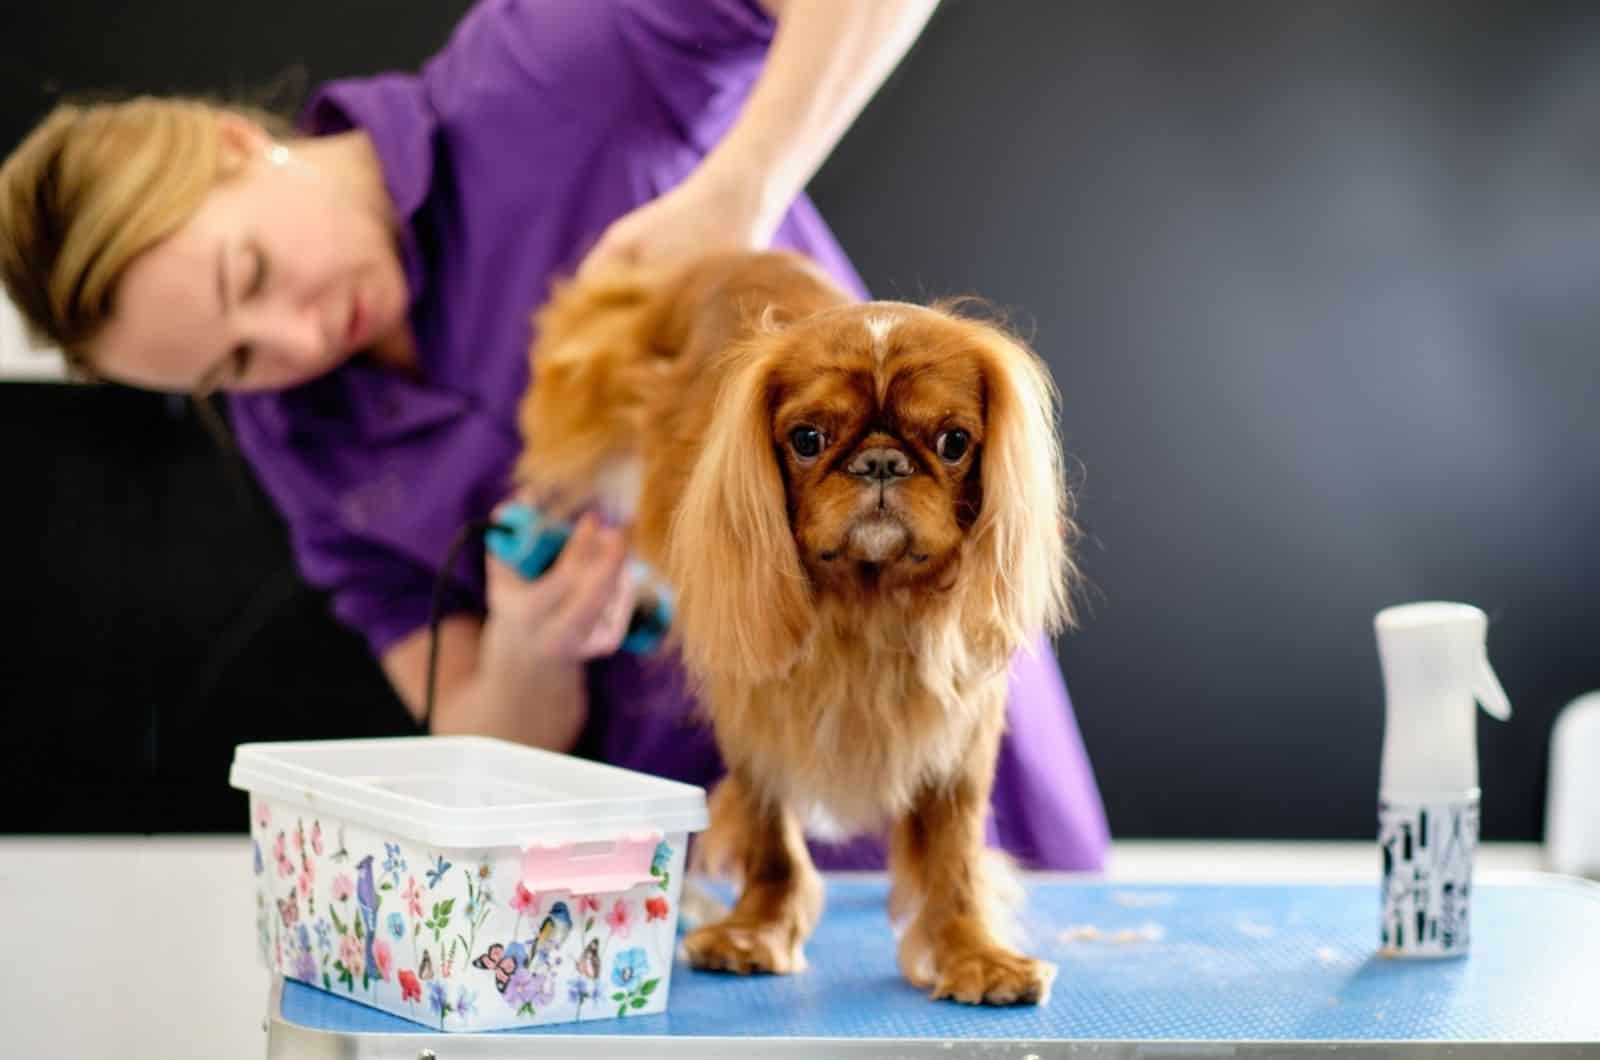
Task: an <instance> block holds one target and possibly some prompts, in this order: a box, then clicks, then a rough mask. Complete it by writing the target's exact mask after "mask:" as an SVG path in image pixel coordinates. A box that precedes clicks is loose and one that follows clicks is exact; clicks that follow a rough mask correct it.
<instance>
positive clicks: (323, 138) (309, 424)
mask: <svg viewBox="0 0 1600 1060" xmlns="http://www.w3.org/2000/svg"><path fill="white" fill-rule="evenodd" d="M933 3H934V0H906V2H903V3H888V2H882V3H870V4H863V3H859V2H857V0H524V2H521V3H517V2H511V0H485V2H483V3H480V4H479V5H478V6H477V7H476V8H475V9H474V10H472V11H471V12H469V14H468V15H467V16H466V17H465V18H464V20H463V21H462V22H461V24H460V25H459V26H458V27H457V29H456V31H455V32H454V34H453V35H452V37H451V39H450V41H449V42H448V44H447V45H446V47H445V48H444V49H443V50H442V51H441V52H440V53H439V54H438V55H437V56H435V57H434V58H433V59H432V60H430V61H429V62H428V63H427V64H425V66H424V67H423V69H422V71H421V72H420V74H419V75H416V76H412V75H398V74H395V75H387V76H379V77H373V78H367V79H361V80H349V81H340V82H334V83H332V84H330V85H327V86H325V87H324V88H323V89H322V90H321V91H320V92H319V93H318V94H317V95H316V96H315V98H314V99H313V101H312V103H311V105H310V106H309V108H308V109H307V111H306V113H305V116H304V121H303V125H304V132H305V133H306V134H307V135H304V136H300V137H296V138H292V139H289V138H277V139H275V138H274V137H273V136H272V134H271V131H270V130H269V129H268V128H266V127H264V126H263V125H262V124H259V123H257V122H256V121H254V120H252V119H251V118H250V117H248V116H246V115H245V114H242V113H239V112H235V111H230V110H227V109H221V108H215V107H211V106H208V105H204V104H199V103H193V102H184V101H173V100H137V101H132V102H129V103H124V104H118V105H111V106H104V107H97V108H91V109H87V110H79V109H72V108H61V109H59V110H58V111H57V112H56V113H54V114H52V115H51V116H50V117H49V118H47V119H46V121H45V122H44V123H43V124H42V125H41V127H40V128H39V129H38V130H36V131H35V132H34V133H33V134H32V135H31V136H30V137H29V138H28V140H26V141H25V142H24V143H23V144H22V145H21V147H19V148H18V150H17V151H16V152H15V153H14V155H13V156H12V157H11V158H10V159H9V160H8V161H7V162H6V164H5V167H4V169H3V170H0V274H3V277H4V281H5V284H6V287H7V289H8V291H9V292H10V294H11V297H12V298H13V300H14V301H15V302H16V303H17V304H18V306H19V307H20V308H21V310H22V312H23V314H24V316H25V317H26V318H27V319H28V320H29V322H30V323H31V325H32V326H33V327H34V328H35V329H36V330H37V331H38V332H40V333H41V334H42V335H43V336H44V337H46V338H47V339H48V340H50V341H52V342H54V343H55V344H56V345H58V346H59V347H61V348H62V350H63V351H64V352H65V354H66V355H67V357H68V358H69V360H70V361H71V362H72V363H73V364H74V365H75V366H77V367H78V368H79V369H80V370H81V371H83V372H85V373H87V374H92V375H94V376H96V377H99V378H103V379H108V380H114V381H119V382H123V383H127V384H131V385H134V386H140V387H147V388H153V389H159V390H169V391H191V392H199V393H204V392H208V391H212V390H222V391H225V392H226V393H227V397H228V401H229V407H230V411H231V413H232V418H233V422H234V425H235V430H236V432H237V434H238V439H239V446H240V448H241V450H242V451H243V452H244V454H245V455H246V457H247V458H248V460H249V461H250V463H251V464H252V466H253V467H254V469H255V471H256V473H257V474H258V475H259V476H260V478H261V481H262V482H263V484H264V485H265V488H266V489H267V491H268V493H269V494H270V495H271V497H272V498H273V500H274V501H275V503H276V504H277V506H278V507H279V508H280V509H281V511H282V513H283V515H284V516H285V518H286V520H287V522H288V525H289V529H290V534H291V539H292V543H293V546H294V551H295V555H296V559H297V562H298V564H299V566H300V569H301V570H302V572H303V573H304V575H305V576H306V578H307V579H308V580H309V581H311V582H312V583H314V584H316V585H318V586H321V587H323V588H325V589H327V590H328V591H329V593H330V594H331V597H332V601H333V607H334V609H335V611H336V612H337V614H338V616H339V617H340V618H341V619H342V620H343V621H344V622H346V623H347V624H349V625H351V626H353V627H354V628H356V629H357V630H359V631H360V632H361V633H362V634H363V635H364V636H365V637H366V639H367V641H368V643H369V644H370V646H371V648H372V650H373V652H374V653H375V654H376V655H377V656H378V658H379V659H380V660H381V661H382V664H383V668H384V670H385V672H386V673H387V674H388V676H389V678H390V680H391V681H392V682H393V684H394V687H395V689H396V690H397V692H398V693H399V695H400V698H401V699H402V700H403V701H404V702H405V703H406V704H407V706H408V707H409V708H410V709H411V710H412V711H413V713H414V714H417V715H418V716H420V713H421V708H422V702H423V695H424V687H425V682H426V670H427V656H428V644H429V633H428V629H427V623H428V617H429V616H428V611H429V602H430V595H431V589H432V582H433V579H434V577H435V574H436V571H437V568H438V565H439V563H440V562H441V560H442V558H443V557H444V555H445V551H446V546H447V543H448V542H449V540H450V539H451V537H452V535H453V534H454V533H455V532H456V530H457V528H458V527H460V526H461V525H462V524H463V523H464V522H466V521H467V520H469V519H474V518H481V517H483V516H484V515H486V514H488V513H489V512H490V511H491V510H492V509H493V508H494V506H495V505H496V504H497V503H499V502H500V501H502V500H503V499H504V492H505V489H506V483H507V478H508V470H509V468H510V465H511V463H512V460H513V458H514V456H515V454H516V452H517V449H518V438H517V434H516V429H515V411H516V406H517V402H518V399H519V397H520V395H521V393H522V391H523V390H524V388H525V386H526V383H527V358H526V354H527V350H528V347H529V344H530V341H531V332H530V321H529V317H530V313H531V311H532V309H533V308H534V307H535V306H536V305H537V304H538V303H539V302H540V301H541V299H542V298H543V297H544V296H545V294H546V293H547V292H548V290H549V284H550V281H551V279H552V277H554V276H556V275H558V274H561V273H564V272H570V271H572V270H574V269H578V268H591V267H594V266H595V265H596V263H604V262H607V261H615V260H619V259H631V260H639V261H651V262H671V261H674V260H679V259H683V258H686V257H688V256H690V255H691V254H693V253H697V252H701V251H705V250H710V249H715V248H721V247H758V246H764V245H769V244H770V245H778V246H784V247H790V248H794V249H798V250H801V251H804V252H806V253H808V254H810V255H811V256H812V257H814V258H815V259H816V260H818V261H819V262H820V263H821V264H822V265H823V267H825V268H826V269H828V270H829V272H831V273H832V274H833V275H834V276H835V277H837V278H838V279H839V280H840V281H841V282H843V283H845V284H846V285H847V286H849V287H850V288H852V289H854V290H855V291H857V292H858V293H862V294H864V291H862V286H861V283H860V280H859V279H858V278H857V276H856V275H855V273H854V271H853V270H852V268H851V266H850V264H849V262H848V261H847V260H846V258H845V256H844V254H843V253H842V251H841V250H840V248H839V247H838V245H837V244H836V243H835V242H834V240H833V238H832V236H831V234H830V233H829V232H828V230H827V228H826V227H825V225H824V224H823V222H822V220H821V218H820V217H819V216H818V214H817V213H816V211H815V210H814V208H813V207H812V206H811V204H810V203H809V202H808V201H807V200H806V199H805V198H804V197H803V195H802V190H803V188H804V186H805V183H806V181H807V180H808V179H809V178H810V177H811V175H812V174H813V173H814V172H815V171H816V169H817V167H818V166H819V165H820V164H821V162H822V161H823V159H824V158H825V156H826V154H827V152H828V151H829V150H830V149H831V148H832V146H833V145H834V144H835V143H836V142H837V140H838V139H839V137H840V136H841V135H842V134H843V132H844V130H845V129H846V127H847V126H848V125H849V123H850V122H851V121H852V120H853V119H854V117H855V115H856V114H857V113H859V111H860V109H861V108H862V107H863V106H864V105H865V103H866V101H867V99H868V98H869V97H870V96H871V94H872V93H873V92H874V91H875V90H876V88H877V86H878V85H879V84H880V83H881V82H882V80H883V79H884V77H886V76H887V74H888V73H889V71H890V70H891V69H892V68H893V66H894V64H895V63H896V62H897V61H898V60H899V58H900V57H901V56H902V55H903V54H904V53H905V51H906V50H907V49H908V48H909V46H910V44H911V42H912V41H913V40H914V38H915V37H916V34H917V33H918V32H919V31H920V29H921V27H922V25H923V24H924V23H925V21H926V19H927V17H928V16H929V14H930V13H931V9H932V7H933ZM623 551H624V549H623V543H622V538H621V536H620V535H619V533H618V532H616V531H615V530H611V529H607V528H603V527H600V526H597V525H594V524H593V523H590V522H585V523H583V524H581V525H580V527H579V528H578V529H577V532H576V533H575V535H574V537H573V539H572V541H571V543H570V545H569V547H568V548H567V549H566V550H565V551H564V553H563V554H562V556H561V558H560V560H559V561H558V562H557V563H556V565H555V566H554V567H553V568H552V569H551V571H550V572H549V573H548V574H546V575H545V576H544V577H541V578H539V579H536V580H534V581H531V582H524V581H522V580H520V579H519V578H518V577H517V576H516V575H514V574H512V573H511V572H510V571H509V570H508V569H506V568H504V567H502V566H501V565H500V564H499V563H498V562H497V561H495V560H493V559H489V560H488V561H487V562H486V563H485V562H484V561H483V559H482V551H481V549H480V550H478V552H477V553H476V555H477V557H478V559H476V560H475V562H474V563H472V564H470V566H471V567H472V568H473V570H472V571H471V573H470V576H469V575H468V574H467V573H461V574H460V576H459V578H458V580H456V581H454V582H452V583H451V585H450V592H449V594H448V598H447V609H446V610H447V616H448V617H446V618H445V620H444V621H443V623H442V625H441V631H440V637H441V640H440V664H439V675H438V681H439V696H440V698H439V702H438V704H437V706H436V708H435V711H434V715H433V717H432V719H431V724H432V728H433V730H434V731H436V732H477V733H487V734H493V735H497V736H502V737H506V738H510V739H516V740H521V741H523V742H526V743H529V744H533V745H537V746H542V747H549V748H554V749H558V750H563V751H571V750H576V751H578V752H580V753H586V754H589V755H593V756H596V757H600V758H603V759H605V760H607V761H611V762H615V763H617V764H619V765H623V766H627V767H630V768H635V769H642V770H646V771H650V772H655V773H658V774H663V775H667V776H674V777H679V778H682V779H686V780H690V781H693V782H697V783H702V784H707V783H710V782H711V781H712V780H713V779H714V778H715V777H716V776H717V774H718V772H719V764H718V762H717V759H716V753H715V749H714V747H713V744H712V741H711V739H710V736H709V734H708V733H707V732H706V731H705V730H704V729H703V728H701V727H700V726H699V725H698V723H696V722H695V721H694V720H693V718H692V717H691V703H690V700H689V697H688V696H687V694H686V693H685V691H684V687H683V683H682V678H681V675H680V672H679V669H678V667H677V665H676V663H675V662H674V661H673V660H670V659H667V660H661V659H657V660H644V659H639V658H635V657H631V656H626V655H619V654H617V653H616V648H617V645H618V643H619V641H620V639H621V636H622V634H623V632H624V627H625V623H626V620H627V617H628V613H629V610H630V608H631V604H632V600H631V597H630V590H629V588H628V585H627V582H626V579H625V577H624V569H623ZM463 566H464V567H465V566H468V565H467V564H463ZM485 568H486V569H485ZM1011 715H1012V735H1011V738H1010V739H1008V741H1007V745H1006V749H1005V751H1004V752H1003V753H1002V759H1001V763H1000V770H999V774H998V777H997V781H996V793H995V810H996V813H995V829H996V837H997V838H998V840H999V841H1000V842H1002V843H1003V844H1004V845H1005V846H1006V847H1007V848H1008V849H1010V850H1012V851H1013V852H1014V853H1016V854H1017V855H1019V856H1020V857H1022V858H1023V859H1024V860H1026V861H1029V862H1032V863H1034V864H1038V865H1041V866H1048V867H1055V868H1090V867H1096V866H1098V865H1099V863H1100V861H1101V858H1102V856H1103V851H1104V847H1105V843H1106V832H1105V822H1104V817H1103V811H1102V810H1101V806H1100V800H1099V795H1098V792H1097V791H1096V789H1095V785H1094V780H1093V776H1092V774H1091V772H1090V770H1089V767H1088V764H1087V761H1086V759H1085V756H1084V753H1083V748H1082V745H1081V741H1080V739H1079V737H1078V734H1077V730H1076V728H1075V726H1074V723H1073V720H1072V715H1071V708H1070V705H1069V704H1068V702H1067V700H1066V693H1065V689H1064V687H1063V686H1062V683H1061V678H1060V674H1059V672H1058V671H1057V670H1056V667H1055V664H1054V660H1053V658H1052V657H1051V655H1050V653H1049V652H1048V650H1046V651H1044V652H1043V653H1041V654H1040V656H1039V657H1038V658H1027V659H1019V660H1018V663H1017V666H1016V668H1015V671H1014V674H1013V694H1012V706H1011ZM820 854H821V858H820V860H821V863H822V864H824V865H835V866H837V865H841V864H852V865H862V864H874V863H876V862H877V861H878V860H879V859H880V858H881V852H880V851H879V850H878V849H877V848H876V847H875V846H874V845H873V844H858V845H855V846H853V847H852V848H849V849H841V850H834V851H821V852H820Z"/></svg>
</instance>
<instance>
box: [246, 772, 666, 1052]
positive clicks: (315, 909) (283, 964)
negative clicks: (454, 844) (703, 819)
mask: <svg viewBox="0 0 1600 1060" xmlns="http://www.w3.org/2000/svg"><path fill="white" fill-rule="evenodd" d="M250 813H251V840H252V844H253V850H252V853H253V859H254V871H255V877H256V925H257V933H258V942H259V945H260V949H261V954H262V959H263V960H264V961H265V962H266V965H267V967H268V969H270V970H272V971H275V972H278V973H279V974H282V975H285V976H288V977H291V978H294V979H299V980H301V981H303V982H306V983H309V984H311V985H312V986H315V987H319V988H321V989H323V990H327V991H330V992H332V993H335V994H338V995H340V996H345V997H350V998H353V999H354V1000H357V1001H360V1002H363V1003H365V1004H368V1005H372V1006H373V1007H376V1008H380V1009H383V1010H384V1011H387V1012H392V1013H394V1014H396V1015H399V1016H402V1017H405V1018H407V1019H412V1020H415V1021H417V1022H419V1023H424V1024H427V1025H429V1026H434V1027H438V1028H441V1029H444V1030H458V1031H471V1030H491V1029H499V1028H505V1027H517V1026H527V1025H532V1024H543V1023H560V1022H568V1021H572V1020H586V1019H605V1018H615V1017H619V1016H628V1015H634V1014H642V1013H650V1012H659V1011H662V1010H663V1009H664V1008H665V1007H666V995H667V984H668V979H669V977H670V972H671V961H672V951H673V945H674V937H675V932H676V926H677V916H676V904H677V896H678V891H679V887H680V886H681V876H682V870H683V847H684V839H685V837H684V836H683V835H681V834H679V835H672V836H668V837H667V838H666V839H665V840H663V841H662V842H661V843H659V844H658V845H657V847H656V849H655V853H654V857H653V858H652V860H651V864H650V876H651V880H650V882H645V883H640V884H639V885H637V886H634V887H632V888H630V889H629V890H627V891H622V892H615V893H608V894H573V893H571V892H569V891H556V892H551V893H536V892H533V891H530V890H528V889H527V887H526V886H524V884H523V883H522V882H521V880H520V879H519V876H520V871H521V865H522V860H521V852H520V851H517V850H514V849H501V848H494V849H491V850H477V851H463V850H455V851H444V850H432V849H422V848H419V847H417V846H415V845H414V844H411V843H409V842H407V841H405V840H401V839H396V838H393V837H381V836H377V835H374V834H371V833H367V832H365V831H363V830H360V829H357V828H355V827H353V826H351V827H348V828H347V827H346V826H345V825H344V824H343V823H340V822H338V821H337V820H332V819H329V820H324V819H323V818H319V817H317V816H315V815H310V814H306V813H302V812H299V811H297V810H295V809H293V808H291V807H285V806H282V805H281V804H276V803H273V802H270V801H268V800H265V799H261V798H258V797H252V798H251V803H250Z"/></svg>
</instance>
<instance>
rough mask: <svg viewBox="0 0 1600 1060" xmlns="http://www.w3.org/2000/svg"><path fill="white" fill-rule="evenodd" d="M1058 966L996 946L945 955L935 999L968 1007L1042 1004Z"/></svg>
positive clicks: (939, 967) (940, 963)
mask: <svg viewBox="0 0 1600 1060" xmlns="http://www.w3.org/2000/svg"><path fill="white" fill-rule="evenodd" d="M1055 978H1056V966H1055V965H1053V964H1051V963H1049V962H1048V961H1040V960H1035V959H1034V958H1032V957H1023V956H1021V955H1020V954H1016V953H1012V952H1010V951H1009V950H1004V949H1000V948H999V947H997V946H989V947H984V948H981V949H973V950H968V951H966V952H964V953H946V954H944V955H942V956H941V957H940V958H939V959H938V961H937V965H936V967H935V969H934V986H933V997H934V998H936V999H937V998H943V997H948V998H954V999H955V1000H957V1001H961V1002H965V1003H966V1004H968V1005H1043V1004H1046V1003H1048V1002H1049V1000H1050V984H1051V983H1053V982H1055Z"/></svg>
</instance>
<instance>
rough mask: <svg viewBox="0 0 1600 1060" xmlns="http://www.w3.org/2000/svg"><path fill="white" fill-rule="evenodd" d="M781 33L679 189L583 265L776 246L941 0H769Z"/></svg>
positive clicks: (613, 231) (614, 232)
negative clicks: (729, 121) (730, 118)
mask: <svg viewBox="0 0 1600 1060" xmlns="http://www.w3.org/2000/svg"><path fill="white" fill-rule="evenodd" d="M761 2H762V3H763V5H764V6H766V7H767V8H768V9H770V10H772V11H774V13H775V14H776V15H777V18H778V28H777V32H776V33H775V35H774V36H773V40H772V45H771V47H770V49H769V50H768V53H767V59H766V62H765V63H764V64H763V65H762V69H761V74H760V76H759V77H758V78H757V80H756V83H755V86H754V88H752V89H751V92H750V96H749V98H748V99H747V100H746V101H745V104H744V108H743V109H742V110H741V111H740V112H739V117H738V118H737V119H736V120H735V122H734V124H733V126H732V127H731V128H730V129H729V130H728V132H727V134H726V135H725V136H724V137H723V138H722V141H721V142H720V143H719V144H718V145H717V146H716V148H714V149H713V150H712V151H711V153H710V154H708V155H707V156H706V158H705V159H704V160H703V161H702V162H701V163H700V165H699V166H697V167H696V168H695V170H694V172H692V173H691V174H690V175H689V176H688V177H687V178H686V179H685V180H684V181H683V183H681V184H679V185H678V186H677V187H676V188H673V189H672V190H671V191H669V192H667V193H666V194H665V195H662V196H661V197H660V198H658V199H655V200H653V201H651V202H649V203H646V204H645V205H644V206H641V207H640V208H639V209H637V210H634V211H632V212H631V213H628V214H626V215H624V216H623V217H621V218H619V219H618V220H617V221H616V222H614V223H613V224H612V225H611V226H610V227H609V228H608V229H606V231H605V234H604V235H602V236H601V238H600V240H599V241H598V242H597V243H596V244H595V246H594V249H593V250H591V251H590V252H589V254H588V256H587V257H586V258H585V259H584V262H583V264H582V266H581V267H580V272H590V271H595V270H598V269H601V268H604V267H606V266H609V265H618V264H666V265H670V264H672V263H674V262H677V261H684V260H687V259H689V258H691V257H694V256H695V255H698V254H703V253H706V252H709V251H715V250H750V249H759V248H762V247H765V246H767V245H768V244H769V243H770V242H771V241H772V236H773V233H774V232H776V231H777V229H778V225H779V224H781V223H782V221H783V217H784V214H785V213H786V212H787V211H788V209H789V206H790V205H791V204H792V203H793V202H794V200H795V198H796V197H797V196H798V195H799V194H800V193H801V192H802V191H804V190H805V186H806V183H807V182H808V181H809V180H810V179H811V177H812V176H813V175H814V174H815V173H816V171H817V169H818V168H820V167H821V165H822V163H823V161H824V160H825V159H826V158H827V157H828V154H829V152H831V151H832V150H833V148H834V145H835V144H837V143H838V142H839V140H840V138H841V137H843V136H844V133H845V130H846V129H848V128H849V127H850V124H851V123H852V122H854V121H855V119H856V117H857V115H859V114H860V113H861V110H862V108H863V107H865V106H866V104H867V101H868V100H869V99H871V98H872V96H873V94H874V93H875V92H877V90H878V88H879V86H880V85H882V84H883V81H884V79H885V78H887V77H888V76H889V73H890V71H892V70H893V69H894V67H895V65H896V64H897V63H898V62H899V61H900V60H901V59H902V58H903V57H904V56H905V54H906V52H907V51H909V50H910V48H911V44H912V42H913V41H915V40H916V38H917V34H918V33H920V32H921V31H922V27H923V26H924V25H925V24H926V23H927V21H928V18H929V17H930V16H931V15H932V14H933V9H934V8H935V6H937V3H938V0H781V2H780V0H761Z"/></svg>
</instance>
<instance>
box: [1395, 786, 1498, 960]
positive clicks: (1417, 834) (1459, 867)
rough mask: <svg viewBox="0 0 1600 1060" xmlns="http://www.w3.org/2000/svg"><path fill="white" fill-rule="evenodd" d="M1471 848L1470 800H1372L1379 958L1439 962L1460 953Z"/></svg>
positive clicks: (1474, 811)
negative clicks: (1375, 804)
mask: <svg viewBox="0 0 1600 1060" xmlns="http://www.w3.org/2000/svg"><path fill="white" fill-rule="evenodd" d="M1477 843H1478V802H1477V800H1476V799H1471V800H1463V801H1459V802H1428V803H1401V802H1391V801H1388V800H1384V801H1382V802H1380V804H1379V809H1378V846H1379V849H1380V850H1381V851H1382V856H1383V911H1382V913H1381V917H1382V921H1381V925H1380V938H1381V940H1382V943H1383V952H1384V953H1386V954H1389V955H1391V956H1432V957H1447V956H1454V955H1457V954H1464V953H1466V952H1467V949H1468V945H1469V943H1470V932H1469V920H1468V910H1469V905H1470V901H1471V895H1472V851H1473V850H1474V849H1475V848H1476V847H1477Z"/></svg>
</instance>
